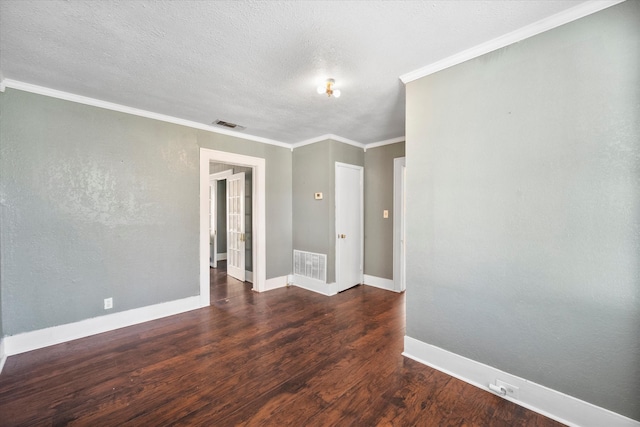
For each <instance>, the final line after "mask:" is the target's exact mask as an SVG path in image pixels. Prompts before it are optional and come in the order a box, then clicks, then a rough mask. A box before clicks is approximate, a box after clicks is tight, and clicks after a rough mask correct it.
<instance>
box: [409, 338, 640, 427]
mask: <svg viewBox="0 0 640 427" xmlns="http://www.w3.org/2000/svg"><path fill="white" fill-rule="evenodd" d="M402 354H403V355H404V356H406V357H409V358H411V359H413V360H416V361H418V362H420V363H423V364H425V365H428V366H431V367H432V368H434V369H437V370H439V371H442V372H444V373H445V374H448V375H451V376H452V377H455V378H458V379H460V380H462V381H465V382H467V383H469V384H471V385H474V386H476V387H478V388H481V389H483V390H486V391H488V392H490V393H492V392H491V391H490V390H489V384H490V383H491V384H495V381H496V380H497V379H499V380H501V381H504V382H506V383H509V384H511V385H514V386H516V387H519V389H520V390H519V399H514V398H511V397H509V396H505V397H504V399H506V400H509V401H511V402H513V403H516V404H518V405H520V406H524V407H525V408H527V409H530V410H532V411H535V412H538V413H539V414H542V415H544V416H546V417H549V418H551V419H554V420H556V421H559V422H561V423H563V424H567V425H569V426H576V427H577V426H580V427H591V426H593V427H601V426H608V427H622V426H625V427H639V426H640V422H639V421H635V420H632V419H631V418H627V417H625V416H623V415H620V414H617V413H615V412H612V411H609V410H608V409H604V408H601V407H599V406H595V405H593V404H591V403H588V402H585V401H583V400H580V399H577V398H575V397H573V396H569V395H567V394H564V393H561V392H559V391H556V390H552V389H550V388H548V387H545V386H542V385H540V384H536V383H534V382H531V381H529V380H526V379H523V378H520V377H517V376H515V375H511V374H508V373H506V372H503V371H501V370H499V369H496V368H493V367H491V366H488V365H485V364H483V363H480V362H476V361H475V360H471V359H468V358H466V357H464V356H460V355H458V354H455V353H451V352H450V351H447V350H444V349H442V348H439V347H436V346H433V345H431V344H427V343H424V342H422V341H419V340H416V339H414V338H411V337H408V336H405V337H404V352H403V353H402Z"/></svg>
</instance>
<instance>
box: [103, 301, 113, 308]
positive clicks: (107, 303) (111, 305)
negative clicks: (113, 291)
mask: <svg viewBox="0 0 640 427" xmlns="http://www.w3.org/2000/svg"><path fill="white" fill-rule="evenodd" d="M110 308H113V298H105V299H104V309H105V310H109V309H110Z"/></svg>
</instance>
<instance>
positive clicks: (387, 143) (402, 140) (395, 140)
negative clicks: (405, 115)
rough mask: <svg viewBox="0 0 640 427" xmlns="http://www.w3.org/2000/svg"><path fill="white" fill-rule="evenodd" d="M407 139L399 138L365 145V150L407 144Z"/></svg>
mask: <svg viewBox="0 0 640 427" xmlns="http://www.w3.org/2000/svg"><path fill="white" fill-rule="evenodd" d="M406 140H407V138H406V137H405V136H398V137H396V138H391V139H385V140H384V141H378V142H371V143H369V144H365V145H364V150H365V151H367V150H368V149H369V148H376V147H382V146H383V145H391V144H396V143H398V142H405V141H406Z"/></svg>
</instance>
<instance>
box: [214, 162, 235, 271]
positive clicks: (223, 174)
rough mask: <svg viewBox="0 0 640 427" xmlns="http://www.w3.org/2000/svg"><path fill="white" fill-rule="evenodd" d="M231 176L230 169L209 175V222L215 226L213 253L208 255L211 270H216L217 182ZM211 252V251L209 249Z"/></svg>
mask: <svg viewBox="0 0 640 427" xmlns="http://www.w3.org/2000/svg"><path fill="white" fill-rule="evenodd" d="M231 175H233V170H232V169H227V170H225V171H222V172H216V173H212V174H210V175H209V187H211V190H210V191H211V206H210V209H211V211H210V212H211V222H212V223H213V224H215V227H216V228H215V231H216V236H215V238H214V239H213V248H214V251H213V252H214V253H213V254H211V253H209V257H210V258H211V260H212V261H213V265H212V267H213V268H218V249H217V248H218V229H217V225H218V222H217V221H218V198H217V196H218V181H224V180H226V179H227V177H228V176H231ZM209 250H211V249H209Z"/></svg>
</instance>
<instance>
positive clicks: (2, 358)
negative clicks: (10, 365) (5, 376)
mask: <svg viewBox="0 0 640 427" xmlns="http://www.w3.org/2000/svg"><path fill="white" fill-rule="evenodd" d="M6 361H7V355H6V353H5V352H4V338H0V374H1V373H2V368H4V362H6Z"/></svg>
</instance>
